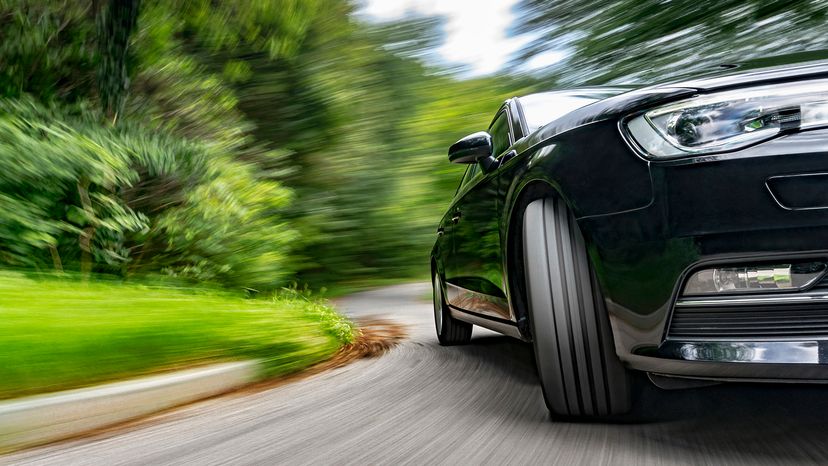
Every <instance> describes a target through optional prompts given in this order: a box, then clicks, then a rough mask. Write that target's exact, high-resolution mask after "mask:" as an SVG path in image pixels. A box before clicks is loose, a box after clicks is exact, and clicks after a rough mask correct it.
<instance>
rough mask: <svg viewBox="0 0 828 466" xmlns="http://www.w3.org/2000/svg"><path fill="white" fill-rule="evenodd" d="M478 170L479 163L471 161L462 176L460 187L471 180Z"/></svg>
mask: <svg viewBox="0 0 828 466" xmlns="http://www.w3.org/2000/svg"><path fill="white" fill-rule="evenodd" d="M478 170H480V165H479V164H476V163H473V164H471V165H469V168H468V169H467V170H466V174H465V175H464V176H463V181H462V182H461V183H460V187H461V188H462V187H463V186H465V185H466V184H468V182H469V181H471V179H472V178H474V175H476V174H477V172H478Z"/></svg>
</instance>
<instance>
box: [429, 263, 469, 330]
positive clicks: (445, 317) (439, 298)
mask: <svg viewBox="0 0 828 466" xmlns="http://www.w3.org/2000/svg"><path fill="white" fill-rule="evenodd" d="M431 283H432V285H433V287H434V328H435V329H436V330H437V339H438V340H440V344H441V345H443V346H452V345H465V344H466V343H468V342H469V341H471V335H472V324H470V323H468V322H463V321H462V320H457V319H455V318H454V317H452V316H451V312H449V307H448V304H446V300H445V297H444V296H443V286H442V282H441V280H440V275H439V274H437V273H435V274H434V279H433V280H432V282H431Z"/></svg>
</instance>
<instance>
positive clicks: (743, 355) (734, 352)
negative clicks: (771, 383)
mask: <svg viewBox="0 0 828 466" xmlns="http://www.w3.org/2000/svg"><path fill="white" fill-rule="evenodd" d="M824 345H825V341H824V340H822V341H820V340H816V339H811V340H791V341H675V340H668V341H666V342H664V344H663V345H661V347H660V348H659V350H658V351H659V353H661V355H662V357H668V358H670V359H678V360H682V361H696V362H699V361H704V362H727V363H763V364H825V362H826V361H825V356H824V355H821V354H820V353H821V351H820V346H824Z"/></svg>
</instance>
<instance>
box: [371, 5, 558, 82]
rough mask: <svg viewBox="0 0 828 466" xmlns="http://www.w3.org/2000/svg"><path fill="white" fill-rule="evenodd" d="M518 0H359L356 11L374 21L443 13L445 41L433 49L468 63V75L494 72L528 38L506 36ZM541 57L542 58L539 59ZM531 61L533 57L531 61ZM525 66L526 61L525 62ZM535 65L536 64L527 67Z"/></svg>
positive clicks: (443, 56)
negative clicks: (358, 6) (360, 3)
mask: <svg viewBox="0 0 828 466" xmlns="http://www.w3.org/2000/svg"><path fill="white" fill-rule="evenodd" d="M517 2H518V0H362V3H363V6H362V8H361V9H360V11H359V14H360V15H362V16H364V17H367V18H368V19H373V20H376V21H390V20H398V19H402V18H405V17H407V16H413V15H423V16H437V15H439V16H443V17H444V18H445V19H446V24H445V31H444V32H445V34H446V37H445V43H443V44H442V45H441V46H440V47H438V48H437V49H436V52H437V54H438V55H439V57H440V58H441V59H443V60H445V61H447V62H453V63H460V64H464V65H467V66H469V74H471V75H472V76H482V75H486V74H491V73H494V72H496V71H498V70H500V69H501V68H503V66H504V65H505V64H506V62H507V61H508V60H509V59H510V58H511V55H512V54H513V53H514V52H516V51H518V50H520V49H521V48H522V47H523V46H525V45H526V44H527V43H528V42H529V41H530V40H531V38H530V37H528V36H525V35H522V36H517V37H507V30H508V29H509V27H510V26H511V25H512V23H513V22H514V20H515V13H514V12H513V11H512V8H513V7H514V6H515V4H516V3H517ZM541 57H543V59H541ZM556 57H557V58H558V59H560V55H553V54H549V55H547V54H544V55H541V56H538V57H537V59H538V60H540V61H538V64H540V65H541V66H547V65H548V64H551V63H552V62H550V60H554V59H555V58H556ZM533 61H535V60H533ZM527 65H529V64H527ZM531 67H532V68H536V66H531Z"/></svg>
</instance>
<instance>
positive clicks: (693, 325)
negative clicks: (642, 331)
mask: <svg viewBox="0 0 828 466" xmlns="http://www.w3.org/2000/svg"><path fill="white" fill-rule="evenodd" d="M667 336H668V337H669V338H682V339H687V338H721V339H727V338H751V337H758V338H770V337H828V303H820V304H787V305H778V304H777V305H758V306H745V305H740V306H721V307H712V306H681V307H676V308H675V310H674V311H673V319H672V321H671V322H670V330H669V332H668V333H667Z"/></svg>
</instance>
